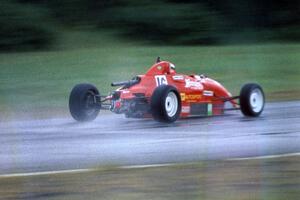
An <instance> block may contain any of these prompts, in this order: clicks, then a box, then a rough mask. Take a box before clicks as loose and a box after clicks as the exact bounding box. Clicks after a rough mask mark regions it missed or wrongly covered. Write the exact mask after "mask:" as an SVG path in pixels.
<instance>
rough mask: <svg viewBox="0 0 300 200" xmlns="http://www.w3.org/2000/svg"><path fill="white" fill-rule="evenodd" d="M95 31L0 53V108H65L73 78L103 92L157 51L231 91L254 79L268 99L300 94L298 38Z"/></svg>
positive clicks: (143, 65)
mask: <svg viewBox="0 0 300 200" xmlns="http://www.w3.org/2000/svg"><path fill="white" fill-rule="evenodd" d="M98 35H99V34H97V33H81V32H74V33H72V34H65V35H63V37H61V41H59V45H58V47H57V50H53V51H48V52H26V53H9V54H5V53H4V54H0V69H1V73H0V112H2V113H17V114H19V113H22V112H23V113H30V112H42V113H43V112H45V111H47V112H50V113H51V112H53V114H54V113H58V112H60V113H65V112H66V110H67V104H68V95H69V92H70V90H71V88H72V87H73V86H74V85H75V84H77V83H81V82H90V83H93V84H95V85H96V86H97V87H98V88H99V90H100V92H102V94H107V93H108V92H109V91H111V89H112V88H110V83H111V82H112V81H120V80H127V79H130V78H131V77H133V76H134V75H136V74H143V73H144V72H145V71H146V70H147V69H148V67H150V66H151V65H152V64H153V63H154V61H155V59H156V56H158V55H159V56H161V57H162V59H166V60H169V61H172V62H173V63H174V64H175V65H176V67H177V70H178V72H181V73H200V74H201V73H203V74H206V75H208V76H210V77H212V78H214V79H216V80H218V81H219V82H221V83H222V84H223V85H224V86H225V87H227V88H228V89H229V90H230V91H231V92H232V93H233V94H238V92H239V89H240V87H241V86H242V85H243V84H244V83H247V82H257V83H259V84H261V85H262V87H263V88H264V90H265V93H266V95H267V100H269V101H270V100H292V99H299V98H300V44H267V45H243V46H222V47H199V46H149V45H148V46H146V45H143V44H139V43H134V42H129V41H122V40H117V39H115V38H114V37H112V36H111V35H110V34H102V35H101V36H98Z"/></svg>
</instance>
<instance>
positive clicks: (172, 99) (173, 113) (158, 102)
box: [150, 85, 181, 123]
mask: <svg viewBox="0 0 300 200" xmlns="http://www.w3.org/2000/svg"><path fill="white" fill-rule="evenodd" d="M150 107H151V113H152V116H153V118H154V120H156V121H159V122H165V123H172V122H174V121H176V120H177V119H178V117H179V115H180V113H181V98H180V95H179V93H178V91H177V89H176V88H175V87H173V86H170V85H161V86H158V87H157V88H156V89H155V90H154V92H153V94H152V96H151V102H150Z"/></svg>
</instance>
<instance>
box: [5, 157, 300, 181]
mask: <svg viewBox="0 0 300 200" xmlns="http://www.w3.org/2000/svg"><path fill="white" fill-rule="evenodd" d="M290 156H300V152H298V153H286V154H277V155H267V156H255V157H245V158H231V159H225V160H227V161H239V160H257V159H268V158H280V157H290ZM174 165H176V163H166V164H150V165H125V166H120V167H116V168H117V169H142V168H152V167H167V166H174ZM92 171H97V168H86V169H70V170H57V171H44V172H28V173H13V174H0V178H13V177H25V176H39V175H53V174H67V173H81V172H92Z"/></svg>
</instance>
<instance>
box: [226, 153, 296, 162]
mask: <svg viewBox="0 0 300 200" xmlns="http://www.w3.org/2000/svg"><path fill="white" fill-rule="evenodd" d="M290 156H300V152H297V153H285V154H276V155H266V156H253V157H244V158H229V159H226V160H228V161H235V160H259V159H269V158H281V157H290Z"/></svg>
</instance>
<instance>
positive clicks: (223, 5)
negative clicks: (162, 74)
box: [0, 0, 300, 50]
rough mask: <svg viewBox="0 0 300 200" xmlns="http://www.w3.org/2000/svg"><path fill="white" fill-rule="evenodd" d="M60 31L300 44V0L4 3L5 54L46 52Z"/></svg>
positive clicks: (0, 13) (175, 41) (1, 44)
mask: <svg viewBox="0 0 300 200" xmlns="http://www.w3.org/2000/svg"><path fill="white" fill-rule="evenodd" d="M58 27H70V28H72V27H74V28H82V29H93V30H101V29H114V30H116V31H117V32H118V33H120V35H122V36H125V37H128V38H131V39H141V40H143V41H148V42H151V43H163V44H169V45H183V44H184V45H186V44H188V45H198V44H205V45H210V44H231V43H241V42H268V41H299V40H300V1H299V0H289V1H284V0H278V1H271V0H244V1H231V0H202V1H199V0H198V1H197V0H185V1H180V0H142V1H140V0H1V3H0V50H18V49H22V50H24V49H25V50H26V49H46V48H49V47H51V45H52V44H53V43H54V42H55V39H56V38H57V37H59V35H58V31H57V29H58Z"/></svg>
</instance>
